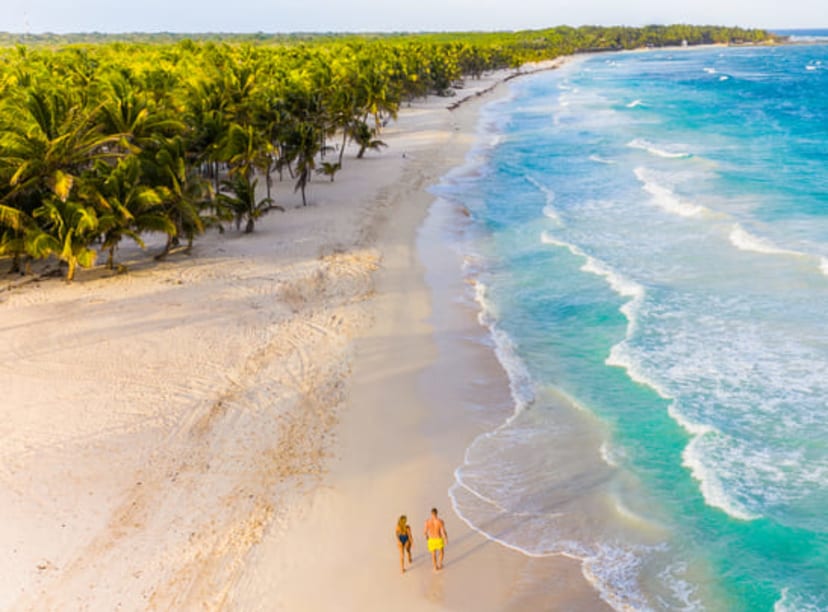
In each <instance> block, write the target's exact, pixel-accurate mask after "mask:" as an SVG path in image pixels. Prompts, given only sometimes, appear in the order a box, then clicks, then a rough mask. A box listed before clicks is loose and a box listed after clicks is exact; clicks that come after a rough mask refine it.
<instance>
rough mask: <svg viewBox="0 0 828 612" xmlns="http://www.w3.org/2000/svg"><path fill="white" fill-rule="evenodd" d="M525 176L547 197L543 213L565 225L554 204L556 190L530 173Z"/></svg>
mask: <svg viewBox="0 0 828 612" xmlns="http://www.w3.org/2000/svg"><path fill="white" fill-rule="evenodd" d="M525 178H526V180H527V181H528V182H529V183H530V184H531V185H533V186H534V187H535V188H537V190H538V191H540V192H541V193H542V194H543V195H544V196H545V197H546V204H545V205H544V207H543V214H544V215H545V216H546V217H548V218H549V219H552V220H553V221H554V222H555V223H557V224H558V225H563V221H562V220H561V217H560V215H558V211H557V210H555V207H554V205H553V204H554V202H555V192H554V191H552V190H551V189H549V187H547V186H546V185H544V184H543V183H541V182H540V181H538V180H537V179H535V178H534V177H532V176H529V175H528V174H527V175H526V176H525Z"/></svg>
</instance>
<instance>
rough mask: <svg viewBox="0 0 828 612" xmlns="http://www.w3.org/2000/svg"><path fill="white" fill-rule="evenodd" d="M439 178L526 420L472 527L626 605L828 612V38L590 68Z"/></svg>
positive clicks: (531, 94)
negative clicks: (573, 570) (455, 209)
mask: <svg viewBox="0 0 828 612" xmlns="http://www.w3.org/2000/svg"><path fill="white" fill-rule="evenodd" d="M481 133H482V138H483V139H485V140H486V141H487V142H486V143H485V145H483V146H481V147H480V148H479V149H478V150H477V151H476V152H475V155H474V157H473V159H470V161H469V166H468V167H467V168H465V169H464V171H462V172H458V173H455V174H453V175H452V176H450V177H448V178H447V179H446V180H445V182H444V184H443V185H442V186H441V187H440V188H439V195H440V196H441V197H442V198H443V200H444V202H450V203H453V205H456V204H458V203H459V204H462V205H463V206H465V207H467V208H468V209H469V211H470V212H471V221H470V223H469V225H468V227H467V228H466V232H465V234H464V238H463V239H462V240H460V241H459V242H460V244H458V248H459V249H461V251H462V252H463V253H464V255H465V256H466V258H467V262H468V266H467V270H466V273H467V274H468V275H469V276H470V277H471V278H473V279H474V280H475V281H476V297H477V299H478V301H479V302H480V304H481V309H482V312H481V321H482V322H483V323H484V324H485V325H487V326H488V327H489V329H490V330H491V335H492V338H493V345H494V346H495V348H496V350H497V352H498V355H499V357H500V360H501V362H502V363H503V365H504V367H505V368H506V370H507V371H508V372H509V374H510V379H511V385H512V391H513V396H514V398H515V414H514V416H513V417H512V418H511V419H509V421H508V422H506V423H504V424H503V425H502V426H501V427H500V428H498V429H497V430H495V431H492V432H491V433H489V434H487V435H485V436H481V437H480V438H479V439H478V440H476V441H475V443H474V444H473V445H472V446H471V447H470V448H469V449H468V452H467V457H466V462H465V464H464V465H462V466H460V467H459V468H458V470H457V473H456V477H457V482H456V484H455V485H454V486H453V487H452V490H451V495H452V498H453V500H454V505H455V510H456V512H457V513H458V514H459V515H460V517H461V518H462V519H463V520H465V521H467V522H468V523H469V524H470V525H472V526H474V527H475V528H476V529H478V530H480V531H481V532H483V533H485V534H486V535H487V536H488V537H490V538H492V539H495V540H497V541H499V542H501V543H503V544H504V545H507V546H510V547H512V548H515V549H518V550H520V551H522V552H524V553H525V554H527V555H535V556H543V555H554V554H565V555H568V556H571V557H574V558H577V559H580V560H581V561H582V564H583V565H582V566H583V570H584V574H585V576H586V577H587V578H588V579H589V580H590V581H591V582H592V583H593V584H594V585H595V587H596V589H598V590H599V591H600V592H601V593H602V595H603V597H604V598H605V599H606V600H607V601H608V602H609V603H610V604H611V605H613V606H614V607H615V608H617V609H630V608H632V609H655V610H674V609H687V610H697V609H698V610H774V609H776V610H809V609H813V610H828V418H826V417H828V324H826V317H825V315H826V304H828V46H825V45H797V46H785V47H775V48H707V49H702V50H689V51H684V50H681V51H679V50H672V51H671V50H660V51H652V52H646V53H621V54H612V55H607V54H602V55H596V56H590V57H586V58H578V59H576V60H575V61H573V62H572V63H570V64H569V65H567V66H566V67H564V68H563V69H561V70H558V71H555V72H549V73H543V74H539V75H535V76H532V77H527V78H525V79H523V80H519V81H517V82H516V84H515V85H513V87H512V93H511V96H510V98H509V99H507V100H504V101H500V102H497V103H495V104H492V105H490V106H489V107H488V109H487V111H486V113H485V117H484V119H483V125H482V130H481Z"/></svg>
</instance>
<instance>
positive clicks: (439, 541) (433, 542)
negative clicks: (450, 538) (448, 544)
mask: <svg viewBox="0 0 828 612" xmlns="http://www.w3.org/2000/svg"><path fill="white" fill-rule="evenodd" d="M443 546H444V544H443V538H429V539H428V552H434V551H435V550H440V549H441V548H443Z"/></svg>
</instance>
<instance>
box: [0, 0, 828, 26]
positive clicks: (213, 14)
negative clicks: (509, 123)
mask: <svg viewBox="0 0 828 612" xmlns="http://www.w3.org/2000/svg"><path fill="white" fill-rule="evenodd" d="M2 5H3V6H2V10H0V31H6V32H19V33H25V32H28V33H33V34H35V33H42V32H55V33H66V32H191V33H192V32H268V33H270V32H370V31H376V32H392V31H408V32H415V31H446V30H517V29H539V28H544V27H550V26H556V25H562V24H566V25H572V26H578V25H586V24H591V25H630V26H642V25H647V24H659V23H660V24H667V23H691V24H696V25H726V26H735V25H738V26H742V27H751V28H768V29H772V28H797V27H801V28H807V27H811V28H814V27H819V26H824V27H828V11H826V9H825V0H785V1H784V2H783V0H394V1H393V2H390V1H388V0H384V1H383V0H132V1H131V2H130V1H127V2H122V1H119V0H3V1H2Z"/></svg>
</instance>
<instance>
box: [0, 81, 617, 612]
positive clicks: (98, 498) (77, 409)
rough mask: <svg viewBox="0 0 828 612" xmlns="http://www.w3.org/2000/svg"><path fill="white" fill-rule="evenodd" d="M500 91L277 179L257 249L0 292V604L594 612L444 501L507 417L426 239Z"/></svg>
mask: <svg viewBox="0 0 828 612" xmlns="http://www.w3.org/2000/svg"><path fill="white" fill-rule="evenodd" d="M549 67H551V66H542V67H539V68H549ZM509 74H510V73H508V72H500V73H494V74H492V75H489V76H487V77H485V78H484V79H481V80H479V81H472V80H469V81H468V82H467V83H466V87H464V88H463V89H461V90H459V91H458V96H463V97H469V101H468V102H466V103H464V104H462V105H460V106H459V107H458V108H456V109H455V110H452V111H449V110H448V108H447V106H448V105H449V104H451V103H453V102H455V101H456V98H455V99H446V98H438V97H431V98H429V99H428V100H426V101H417V102H414V103H412V104H411V105H410V107H406V108H403V109H402V110H401V112H400V116H399V119H398V121H396V122H393V123H391V124H389V126H388V127H387V128H386V129H385V130H384V131H383V133H382V134H381V136H380V137H381V138H382V139H383V140H384V141H385V142H386V143H387V144H388V147H387V148H386V149H384V150H383V151H382V152H380V153H369V154H368V155H367V156H366V158H365V159H363V160H355V159H352V158H353V155H352V154H346V164H345V168H344V170H343V171H342V172H341V173H340V174H339V175H337V177H336V181H335V182H328V181H327V179H325V178H324V177H319V178H315V179H314V181H313V183H312V184H311V186H310V188H309V191H308V195H309V206H307V207H302V206H301V199H300V196H299V195H298V194H296V193H293V188H292V187H293V186H292V183H291V182H290V181H285V182H284V183H280V184H278V186H277V188H276V191H275V193H276V201H277V202H278V203H279V204H280V205H282V206H284V207H285V208H286V209H287V210H286V212H285V213H284V214H282V213H279V212H277V211H272V212H271V213H270V214H269V215H268V216H266V217H265V218H264V219H262V220H261V222H260V223H258V224H257V226H256V231H255V232H254V233H253V234H252V235H243V234H241V233H240V232H236V231H235V230H234V229H230V230H229V231H228V232H226V233H225V234H223V235H219V234H217V233H215V232H212V233H209V234H208V235H206V236H204V237H202V238H201V239H199V240H198V241H197V242H196V244H195V246H194V248H193V250H192V253H190V254H186V253H181V252H178V253H174V254H173V255H172V256H170V257H169V258H167V259H166V260H165V261H162V262H155V261H154V260H153V259H152V257H151V253H150V254H148V253H145V252H141V251H139V250H138V249H133V250H130V249H123V250H122V252H121V253H119V260H120V262H121V263H122V264H124V265H126V267H127V268H128V272H127V273H125V274H113V273H110V272H107V271H104V270H103V269H99V268H96V269H94V270H91V271H87V272H83V273H81V274H80V275H79V278H78V280H77V281H76V282H75V283H73V284H69V285H67V284H65V283H63V282H62V281H59V280H56V279H46V280H42V281H38V282H30V283H27V284H25V285H20V284H19V283H16V284H14V285H12V283H11V282H10V281H4V282H3V285H2V288H3V289H5V290H4V291H2V292H0V321H2V323H0V338H2V342H0V360H1V361H2V363H3V366H4V367H3V368H2V374H0V386H1V387H2V389H3V390H4V397H3V400H2V401H0V423H2V426H0V427H2V429H0V432H2V433H0V435H2V438H3V444H2V448H0V482H2V485H3V486H2V489H0V511H2V516H4V517H5V519H6V520H4V521H3V523H2V526H0V544H2V547H3V549H4V550H6V551H7V554H5V555H4V556H3V557H2V560H0V575H2V578H0V608H3V609H15V610H28V609H90V610H97V609H127V610H130V609H194V608H201V609H230V610H388V609H394V610H466V609H475V610H508V609H537V610H540V609H556V610H566V609H571V610H584V609H589V610H596V609H603V608H606V606H605V604H603V603H602V602H601V600H600V599H599V597H598V595H597V593H596V592H595V591H594V590H593V589H592V587H591V586H590V585H589V584H588V582H587V581H586V580H585V579H584V578H583V576H582V574H581V568H580V566H579V564H578V563H577V562H575V561H573V560H570V559H566V558H563V557H541V558H530V557H527V556H525V555H523V554H520V553H518V552H516V551H513V550H510V549H507V548H505V547H502V546H500V545H498V544H496V543H493V542H491V541H489V540H487V539H485V538H484V537H483V536H481V535H479V534H478V533H477V532H475V531H473V530H471V529H470V528H469V527H468V526H467V525H466V524H465V523H464V522H462V521H461V520H460V519H459V518H458V517H457V516H455V515H454V513H453V511H452V507H451V503H450V500H449V497H448V494H447V491H448V489H449V487H450V485H451V484H452V483H453V481H454V476H453V472H454V470H455V469H456V467H457V466H459V465H461V464H462V462H463V455H464V452H465V449H466V448H467V447H468V445H469V443H470V442H471V441H472V440H473V439H474V438H475V437H476V436H478V435H480V434H481V433H483V432H485V431H487V430H489V429H491V426H492V424H493V423H497V422H499V421H502V420H503V419H505V418H506V417H507V416H508V415H509V414H510V413H511V410H512V406H511V401H512V400H511V397H510V396H509V391H508V383H507V380H506V376H505V373H504V372H503V370H502V368H501V366H500V364H499V363H498V362H497V360H496V358H495V355H494V353H493V351H492V350H491V348H490V347H488V346H486V345H484V344H480V343H478V342H473V341H470V340H469V338H470V337H472V336H478V335H479V334H480V326H479V323H478V322H477V313H476V311H475V309H474V308H473V307H472V305H471V304H470V303H468V301H464V300H462V299H459V297H460V296H461V295H462V294H464V292H466V291H467V290H468V289H467V287H465V285H464V283H463V279H462V277H461V274H460V269H459V263H460V262H459V261H458V260H457V256H456V255H455V254H453V253H452V252H451V251H450V250H449V249H447V247H446V246H445V245H444V244H441V242H440V240H439V234H438V233H436V232H429V231H427V230H421V229H420V228H421V227H423V222H424V221H425V220H426V218H427V214H428V211H429V207H430V205H431V203H432V202H433V201H434V199H435V196H434V195H432V194H430V193H429V191H428V190H427V189H428V188H429V187H430V186H433V185H434V184H436V183H437V182H438V181H439V179H440V177H441V176H443V175H444V174H446V173H447V172H448V171H450V170H451V169H452V168H454V167H456V166H459V165H461V164H462V163H463V161H464V158H465V156H466V154H467V153H468V151H469V150H470V149H471V147H472V146H473V145H474V144H475V142H476V138H477V119H478V114H479V111H480V108H481V106H482V105H483V104H485V103H486V102H488V101H491V100H493V99H496V98H497V97H498V96H502V95H505V94H506V93H507V91H508V90H507V88H506V86H505V85H504V84H503V83H501V84H499V85H498V84H497V83H498V82H499V81H502V80H503V79H504V78H505V77H506V76H508V75H509ZM483 91H485V92H486V93H485V95H481V96H476V95H475V93H477V92H483ZM456 215H458V218H460V217H462V215H463V211H462V210H461V209H457V210H456ZM434 221H435V220H433V219H432V222H434ZM437 221H439V220H437ZM430 226H432V227H436V226H439V223H431V224H430ZM160 246H162V245H161V244H160V243H159V244H154V243H151V244H150V250H152V249H153V248H155V249H157V250H160ZM427 275H428V278H429V279H430V280H431V282H429V281H428V279H427ZM435 281H436V282H435ZM433 506H436V507H437V508H438V509H439V510H440V513H441V516H442V517H443V518H444V519H445V521H446V526H447V530H448V534H449V543H448V546H447V551H446V566H445V569H444V570H443V571H442V572H441V573H434V572H433V571H432V569H431V567H430V559H429V558H428V556H427V553H426V551H425V546H424V541H423V537H422V524H423V522H424V521H425V519H426V518H427V516H428V512H429V510H430V508H431V507H433ZM400 514H407V515H408V517H409V519H410V522H411V524H412V530H413V535H414V565H413V567H412V568H410V569H409V571H408V572H407V573H406V574H405V575H400V570H399V564H398V552H397V549H396V544H395V540H394V534H393V529H394V525H395V522H396V519H397V517H398V516H399V515H400Z"/></svg>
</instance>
